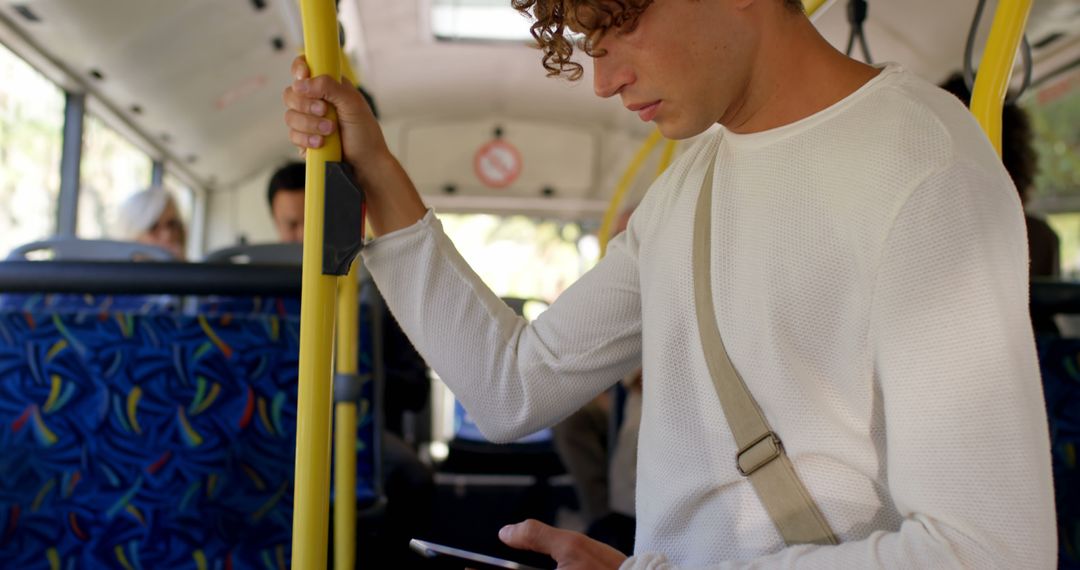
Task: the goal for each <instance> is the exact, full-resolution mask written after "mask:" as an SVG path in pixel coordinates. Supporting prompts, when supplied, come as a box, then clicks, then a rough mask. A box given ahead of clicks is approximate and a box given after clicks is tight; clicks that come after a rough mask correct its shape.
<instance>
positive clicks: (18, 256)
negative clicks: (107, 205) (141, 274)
mask: <svg viewBox="0 0 1080 570" xmlns="http://www.w3.org/2000/svg"><path fill="white" fill-rule="evenodd" d="M34 254H40V255H41V256H44V257H47V258H48V259H51V260H53V261H176V256H174V255H173V254H172V253H170V252H169V251H168V250H165V249H162V248H160V247H156V246H153V245H146V244H141V243H135V242H127V241H111V240H103V239H77V238H69V237H54V238H49V239H46V240H42V241H36V242H33V243H28V244H26V245H22V246H19V247H17V248H15V249H13V250H12V251H11V253H10V254H8V260H12V261H15V260H29V259H32V258H33V257H34Z"/></svg>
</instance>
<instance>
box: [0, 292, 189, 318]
mask: <svg viewBox="0 0 1080 570" xmlns="http://www.w3.org/2000/svg"><path fill="white" fill-rule="evenodd" d="M0 310H11V311H26V312H37V311H55V312H71V313H75V312H90V313H101V312H124V313H135V314H142V315H148V314H158V313H165V314H172V313H177V312H179V310H180V299H179V298H178V297H175V296H172V295H90V294H77V293H6V294H2V295H0Z"/></svg>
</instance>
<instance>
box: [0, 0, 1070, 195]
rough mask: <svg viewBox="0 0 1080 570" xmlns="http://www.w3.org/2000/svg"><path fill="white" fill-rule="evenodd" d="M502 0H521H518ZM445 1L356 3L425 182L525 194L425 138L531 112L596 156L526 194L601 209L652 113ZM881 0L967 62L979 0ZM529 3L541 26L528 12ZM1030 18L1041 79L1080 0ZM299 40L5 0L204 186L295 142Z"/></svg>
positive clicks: (886, 40) (1058, 61)
mask: <svg viewBox="0 0 1080 570" xmlns="http://www.w3.org/2000/svg"><path fill="white" fill-rule="evenodd" d="M490 4H491V6H492V9H493V10H498V9H500V8H501V9H505V10H508V9H509V4H510V3H509V0H500V1H499V2H495V1H492V2H490ZM823 4H824V6H823V7H822V9H821V10H820V11H819V13H818V14H816V15H815V24H816V25H817V26H818V28H819V29H820V30H821V31H822V33H823V34H824V35H825V36H826V38H828V39H829V40H830V41H831V42H832V43H833V44H834V45H836V46H838V47H839V48H840V49H843V47H844V45H845V44H846V43H847V40H848V37H849V22H848V18H847V13H846V12H847V10H845V4H846V0H833V1H826V2H824V3H823ZM439 5H440V2H438V1H435V0H424V1H420V0H412V1H406V0H399V1H395V2H392V3H388V2H386V1H385V0H344V1H343V2H341V18H342V21H343V25H344V28H345V30H344V31H345V36H346V51H347V52H348V54H349V56H350V58H351V59H352V61H353V62H354V63H355V64H356V67H357V68H358V72H359V73H360V75H361V78H362V80H363V82H364V83H365V85H367V86H368V87H369V88H370V91H371V92H372V93H374V95H375V97H376V99H377V101H378V104H379V107H380V111H381V114H382V118H383V122H384V125H385V127H386V131H387V133H388V138H389V139H390V142H391V144H392V145H394V147H395V150H396V151H398V152H399V153H400V154H402V155H403V160H404V162H406V163H407V165H408V166H409V167H410V168H411V169H415V170H416V172H415V174H416V176H417V178H418V180H419V181H424V182H425V184H426V186H424V187H423V191H424V193H425V194H427V195H429V196H438V197H439V198H438V199H437V200H438V201H440V202H441V203H444V204H445V203H449V204H450V206H449V207H453V203H454V202H455V198H458V197H460V198H462V200H463V202H462V203H464V202H468V200H464V198H465V197H468V196H473V198H472V200H473V201H474V202H475V200H476V196H501V197H503V198H505V197H506V196H507V195H508V194H507V193H500V192H499V191H496V190H491V189H490V188H485V187H483V186H481V185H476V184H473V185H472V186H470V185H469V184H468V183H466V182H465V181H462V180H454V179H449V178H448V177H446V176H445V175H442V174H440V173H438V172H435V171H434V170H433V167H432V165H431V164H430V163H431V162H432V161H430V160H427V155H426V153H427V152H429V151H430V150H431V148H422V147H431V146H435V147H439V146H440V145H439V143H438V142H437V141H438V140H444V141H445V140H449V139H436V142H435V143H424V142H423V140H422V139H423V138H424V137H430V136H438V137H443V136H445V135H446V133H448V132H450V131H455V130H456V131H457V132H459V133H473V134H472V135H468V136H469V137H471V139H472V140H473V143H468V144H474V143H475V144H474V146H481V145H482V144H483V143H484V142H485V140H486V139H490V138H492V137H490V136H489V135H488V133H490V132H491V131H492V129H493V128H494V127H496V126H500V125H505V126H506V131H507V133H508V134H507V137H510V136H511V134H512V132H513V130H514V129H517V131H518V132H521V131H522V130H526V131H529V132H530V134H534V132H535V131H537V130H538V129H546V131H545V132H546V133H547V135H549V136H551V137H553V139H552V140H556V139H557V140H559V141H560V143H559V144H560V145H565V144H574V145H578V146H577V148H579V149H581V152H580V153H578V154H577V155H576V159H577V160H576V159H575V157H561V158H560V157H551V158H552V159H553V160H554V159H556V158H558V159H560V160H564V161H567V162H568V163H574V164H577V162H582V161H581V160H579V159H580V158H581V157H582V156H585V157H586V158H587V161H588V162H590V164H581V165H579V166H573V168H579V169H580V172H578V171H575V173H571V174H565V173H564V174H565V179H563V180H558V181H554V182H552V181H547V182H545V181H542V180H537V181H528V183H529V184H532V185H533V186H535V188H533V187H532V186H530V187H529V188H528V190H527V191H525V192H524V193H523V194H522V195H521V196H520V198H522V199H523V200H524V199H528V200H531V201H536V200H541V199H545V198H547V199H552V200H555V199H558V200H562V202H560V203H558V204H557V205H556V204H555V203H552V206H553V209H555V210H559V211H566V210H568V209H571V208H581V209H582V210H584V211H588V212H593V214H586V215H595V212H597V211H599V210H600V209H602V207H601V206H600V204H602V203H604V200H605V198H606V196H607V195H608V194H609V193H610V191H611V189H612V187H613V186H614V180H615V178H617V176H618V173H619V172H620V171H621V170H622V169H623V168H625V164H626V162H627V161H628V160H629V157H630V156H631V155H632V153H633V149H634V148H635V147H636V145H637V144H638V143H639V142H640V141H641V140H643V139H644V138H645V136H646V135H648V133H649V132H650V127H649V126H648V125H643V124H642V123H640V122H639V121H637V120H636V118H634V117H633V116H631V115H630V114H627V113H625V112H624V110H623V109H622V107H621V105H620V104H619V102H618V101H617V100H601V99H598V98H597V97H595V96H594V95H593V93H592V88H591V77H590V70H589V67H588V66H586V73H585V77H584V78H583V79H582V81H581V82H580V84H577V85H571V84H569V83H568V82H566V81H562V80H553V79H548V78H546V77H545V76H544V73H543V70H542V69H541V67H540V61H539V57H538V55H537V53H536V51H535V50H533V49H529V48H528V47H526V45H525V42H524V41H521V40H501V41H481V42H478V41H465V40H451V41H446V40H445V38H443V39H438V38H436V37H435V33H434V32H433V19H434V17H433V12H432V10H434V9H436V8H438V6H439ZM868 5H869V16H868V19H867V21H866V23H865V25H864V30H863V32H864V37H865V38H866V40H867V42H868V44H869V46H870V48H871V50H872V52H873V54H874V58H875V60H876V61H879V62H882V61H897V62H900V63H903V64H904V65H905V66H906V67H908V68H909V69H911V70H912V71H915V72H916V73H918V74H920V75H922V76H923V77H925V78H927V79H929V80H931V81H936V80H940V79H942V78H944V77H945V76H946V75H948V74H949V73H950V72H952V71H954V70H957V69H959V68H960V67H961V65H962V60H963V53H964V42H965V36H966V34H967V29H968V27H969V25H970V22H971V17H972V14H973V12H974V9H975V6H976V0H957V1H954V2H947V3H940V2H937V1H935V0H909V1H906V2H880V1H870V2H869V3H868ZM518 20H520V24H521V25H522V26H524V27H525V28H526V29H525V33H527V26H528V22H527V21H526V20H524V19H522V18H518ZM985 20H986V22H987V23H986V24H984V26H983V31H982V32H981V34H980V36H979V40H980V41H979V42H978V43H977V45H979V46H981V45H982V42H983V41H984V40H985V34H986V30H987V29H988V22H989V18H985ZM1027 30H1028V37H1029V40H1030V43H1031V46H1032V50H1033V60H1034V65H1033V67H1034V69H1033V79H1034V83H1035V84H1036V85H1037V84H1038V83H1039V82H1040V81H1044V80H1046V78H1048V77H1050V76H1051V75H1052V74H1054V73H1059V72H1061V71H1062V70H1068V69H1070V68H1072V67H1074V66H1075V65H1076V64H1077V62H1078V60H1080V8H1078V5H1077V4H1076V3H1075V2H1074V1H1071V0H1035V2H1034V5H1033V8H1032V11H1031V16H1030V19H1029V24H1028V28H1027ZM297 41H298V40H297V21H296V20H295V15H294V14H293V11H292V10H290V9H289V4H288V0H260V1H259V2H251V1H248V2H241V1H237V2H216V1H213V0H204V1H201V2H165V3H162V2H144V1H140V0H111V1H108V2H82V1H78V0H34V1H26V2H6V3H3V4H2V5H0V43H3V44H4V45H6V46H7V47H9V48H10V49H12V50H13V51H15V52H16V53H17V54H18V55H20V56H22V57H23V58H24V59H26V60H27V61H29V62H30V63H31V64H32V65H33V66H35V67H37V68H38V69H39V70H41V71H42V72H43V73H44V74H45V75H46V76H48V77H49V78H50V79H52V80H53V81H54V82H56V83H57V84H58V85H60V86H61V87H62V88H63V89H65V90H67V91H73V92H86V93H87V94H88V95H89V96H88V103H87V104H88V107H89V111H90V112H91V113H93V114H95V115H99V116H100V117H101V118H103V119H105V120H106V121H107V122H109V123H110V125H111V126H113V127H114V128H116V129H117V130H119V131H121V132H122V133H123V134H124V135H125V136H128V137H129V138H130V140H132V141H133V142H134V143H135V144H136V145H138V146H140V147H141V148H142V149H143V150H144V151H146V152H147V153H148V154H149V155H150V156H151V157H153V158H155V159H157V160H164V161H165V162H166V163H167V165H168V168H169V169H170V170H173V171H175V172H178V173H180V174H181V175H182V176H184V177H185V178H186V179H187V180H188V182H189V183H190V184H192V185H193V186H199V187H203V188H209V189H211V190H213V189H224V190H231V189H234V188H235V187H237V186H239V185H242V184H245V183H250V182H251V181H252V180H254V179H258V178H260V177H264V176H265V174H266V172H267V170H268V169H270V168H272V167H273V166H274V165H277V164H279V163H281V162H282V161H284V160H287V159H289V158H291V157H295V151H294V150H293V149H292V148H291V146H290V145H289V144H288V142H287V141H286V139H285V136H284V130H283V128H282V126H281V124H280V115H281V105H280V91H281V88H282V87H283V86H284V85H285V84H286V83H287V82H288V81H289V76H288V70H289V62H290V60H291V59H292V58H293V57H294V55H295V54H296V53H297V52H298V51H299V49H300V47H301V46H299V45H297ZM855 55H859V52H858V50H856V52H855ZM975 55H976V58H977V57H979V56H980V55H981V54H980V52H979V51H976V54H975ZM551 117H558V118H559V119H558V120H557V121H555V122H553V121H552V120H551ZM520 140H523V139H520ZM441 147H442V148H453V145H441ZM475 150H476V149H475V148H471V149H469V152H470V153H472V152H474V151H475ZM421 156H422V157H424V159H420V158H418V157H421ZM471 156H472V155H471V154H470V157H471ZM575 160H576V162H575ZM436 162H439V163H442V164H445V162H444V161H436ZM543 170H545V171H547V170H551V169H546V168H545V169H543ZM524 183H525V181H523V182H522V183H521V184H524ZM448 187H452V188H453V189H454V191H453V192H447V191H446V190H447V188H448ZM454 192H456V196H455V195H451V194H453V193H454ZM511 195H512V194H511ZM504 201H505V200H504ZM523 205H524V202H523ZM503 207H504V206H498V207H497V208H499V209H501V208H503ZM512 208H513V207H512V206H510V209H512ZM466 209H467V207H466Z"/></svg>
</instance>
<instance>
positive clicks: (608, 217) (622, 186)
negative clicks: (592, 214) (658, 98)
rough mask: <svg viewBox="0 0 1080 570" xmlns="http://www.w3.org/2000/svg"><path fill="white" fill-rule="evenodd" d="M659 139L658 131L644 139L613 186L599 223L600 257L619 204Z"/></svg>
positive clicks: (609, 238) (604, 251)
mask: <svg viewBox="0 0 1080 570" xmlns="http://www.w3.org/2000/svg"><path fill="white" fill-rule="evenodd" d="M661 138H663V137H662V136H661V135H660V131H653V132H652V134H651V135H649V138H647V139H645V142H644V143H642V145H641V148H639V149H638V151H637V154H635V155H634V158H633V160H631V161H630V166H629V167H628V168H627V169H626V172H624V173H623V175H622V178H620V179H619V184H618V185H616V186H615V194H614V195H613V196H612V197H611V202H609V203H608V207H607V211H605V212H604V221H603V222H601V223H600V232H599V237H600V257H604V254H606V253H607V246H608V241H609V240H611V229H612V226H614V225H615V216H617V215H618V213H619V204H622V201H623V198H624V197H625V196H626V192H627V191H628V190H629V189H630V184H632V183H633V182H634V177H636V176H637V172H638V170H640V169H641V165H642V164H643V163H644V162H645V159H646V158H649V154H650V153H651V152H652V151H653V149H654V148H656V145H657V144H660V139H661Z"/></svg>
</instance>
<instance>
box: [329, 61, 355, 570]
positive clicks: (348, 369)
mask: <svg viewBox="0 0 1080 570" xmlns="http://www.w3.org/2000/svg"><path fill="white" fill-rule="evenodd" d="M341 74H342V76H343V77H344V79H346V80H348V81H349V83H350V84H352V85H358V84H359V81H358V80H357V76H356V72H355V71H353V68H352V65H350V64H349V60H348V58H347V57H346V56H345V53H344V51H343V52H342V53H341ZM358 229H359V228H358ZM359 268H360V259H359V258H358V259H357V260H356V261H354V262H353V265H352V268H351V269H349V274H348V275H347V276H345V277H344V278H342V279H339V280H338V289H337V292H338V319H337V350H336V351H335V354H336V355H337V377H338V378H341V379H343V381H345V382H358V379H357V377H356V375H357V374H358V373H359V368H360V367H359V365H358V364H359V363H358V356H357V351H358V350H359V348H360V343H359V339H360V329H359V314H360V307H359V301H358V297H359V290H360V285H359V282H358V279H359V277H358V273H359ZM356 405H357V402H356V400H355V399H351V400H339V401H337V402H336V403H335V404H334V457H335V460H334V568H335V570H351V569H353V568H355V567H356V550H357V544H356V424H357V412H356V409H357V408H356Z"/></svg>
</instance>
